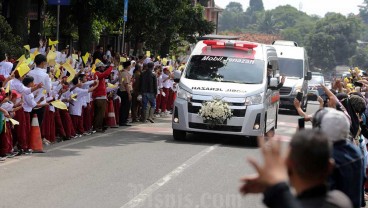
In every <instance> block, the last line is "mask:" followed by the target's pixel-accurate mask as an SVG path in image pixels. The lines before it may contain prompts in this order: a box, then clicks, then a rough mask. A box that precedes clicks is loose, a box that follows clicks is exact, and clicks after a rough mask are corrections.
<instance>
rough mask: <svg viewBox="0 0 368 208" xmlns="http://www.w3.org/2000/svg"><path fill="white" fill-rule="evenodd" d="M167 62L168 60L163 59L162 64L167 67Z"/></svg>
mask: <svg viewBox="0 0 368 208" xmlns="http://www.w3.org/2000/svg"><path fill="white" fill-rule="evenodd" d="M167 62H168V60H167V58H163V59H162V64H163V65H165V66H166V65H167Z"/></svg>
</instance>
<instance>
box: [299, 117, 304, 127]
mask: <svg viewBox="0 0 368 208" xmlns="http://www.w3.org/2000/svg"><path fill="white" fill-rule="evenodd" d="M298 127H299V129H304V128H305V121H304V118H299V119H298Z"/></svg>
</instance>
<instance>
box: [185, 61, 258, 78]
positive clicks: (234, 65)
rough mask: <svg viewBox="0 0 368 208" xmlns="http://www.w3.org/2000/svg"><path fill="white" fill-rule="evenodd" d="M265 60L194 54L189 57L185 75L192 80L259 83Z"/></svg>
mask: <svg viewBox="0 0 368 208" xmlns="http://www.w3.org/2000/svg"><path fill="white" fill-rule="evenodd" d="M264 69H265V62H264V61H262V60H252V59H243V58H232V57H224V56H206V55H194V56H192V57H191V59H190V61H189V63H188V67H187V70H186V74H185V77H186V78H188V79H194V80H204V81H217V82H232V83H241V84H261V83H262V82H263V76H264Z"/></svg>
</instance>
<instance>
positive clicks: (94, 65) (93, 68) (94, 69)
mask: <svg viewBox="0 0 368 208" xmlns="http://www.w3.org/2000/svg"><path fill="white" fill-rule="evenodd" d="M91 72H92V73H96V64H93V65H92V69H91Z"/></svg>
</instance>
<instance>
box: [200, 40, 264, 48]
mask: <svg viewBox="0 0 368 208" xmlns="http://www.w3.org/2000/svg"><path fill="white" fill-rule="evenodd" d="M203 43H204V44H206V45H207V46H211V47H212V48H225V47H234V48H236V49H241V50H253V49H254V48H256V47H257V46H258V45H257V44H255V43H249V42H237V43H234V44H229V43H228V44H226V42H225V41H220V40H204V41H203Z"/></svg>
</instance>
